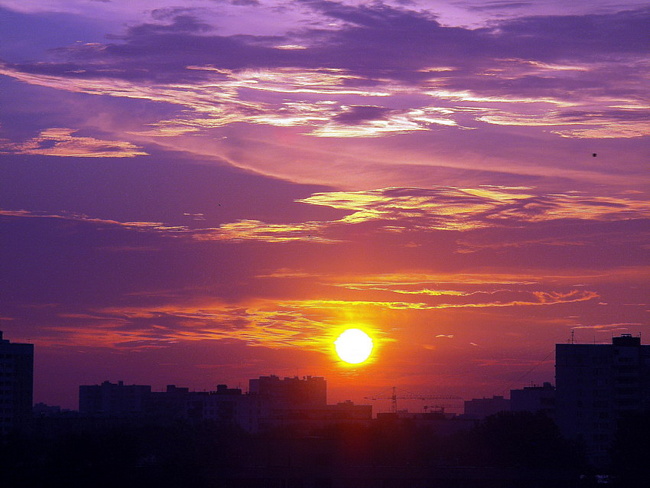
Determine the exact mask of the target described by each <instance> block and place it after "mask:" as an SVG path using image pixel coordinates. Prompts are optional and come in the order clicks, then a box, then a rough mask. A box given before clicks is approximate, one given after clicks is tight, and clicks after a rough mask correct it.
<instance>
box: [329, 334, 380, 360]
mask: <svg viewBox="0 0 650 488" xmlns="http://www.w3.org/2000/svg"><path fill="white" fill-rule="evenodd" d="M334 347H335V349H336V354H338V356H339V358H341V361H345V362H346V363H349V364H360V363H363V362H364V361H365V360H367V359H368V358H369V357H370V353H371V352H372V348H373V343H372V339H371V338H370V336H369V335H368V334H366V333H365V332H364V331H362V330H360V329H347V330H346V331H344V332H343V333H341V335H340V336H338V338H337V339H336V340H335V341H334Z"/></svg>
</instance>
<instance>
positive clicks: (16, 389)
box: [0, 331, 34, 434]
mask: <svg viewBox="0 0 650 488" xmlns="http://www.w3.org/2000/svg"><path fill="white" fill-rule="evenodd" d="M33 395H34V345H33V344H18V343H13V344H12V343H11V342H9V341H8V340H6V339H3V338H2V331H0V434H5V433H7V432H9V431H10V430H12V429H13V428H15V427H18V426H20V425H21V424H22V423H24V422H25V421H26V420H28V419H29V418H31V415H32V401H33Z"/></svg>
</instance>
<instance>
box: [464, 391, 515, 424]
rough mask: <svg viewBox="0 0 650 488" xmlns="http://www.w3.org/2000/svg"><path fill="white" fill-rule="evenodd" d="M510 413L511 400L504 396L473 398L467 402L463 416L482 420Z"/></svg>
mask: <svg viewBox="0 0 650 488" xmlns="http://www.w3.org/2000/svg"><path fill="white" fill-rule="evenodd" d="M508 411H510V400H508V399H507V398H504V397H502V396H493V397H492V398H473V399H472V400H465V409H464V413H463V416H464V417H465V418H467V419H475V420H482V419H484V418H485V417H489V416H490V415H494V414H497V413H499V412H508Z"/></svg>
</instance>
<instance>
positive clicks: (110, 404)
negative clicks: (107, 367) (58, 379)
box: [79, 381, 151, 417]
mask: <svg viewBox="0 0 650 488" xmlns="http://www.w3.org/2000/svg"><path fill="white" fill-rule="evenodd" d="M150 395H151V386H149V385H125V384H124V383H123V382H122V381H120V382H118V383H117V384H115V383H110V382H108V381H104V382H103V383H102V384H101V385H81V386H80V387H79V413H81V414H82V415H86V416H90V417H137V416H142V415H145V414H146V413H147V407H148V402H149V399H150Z"/></svg>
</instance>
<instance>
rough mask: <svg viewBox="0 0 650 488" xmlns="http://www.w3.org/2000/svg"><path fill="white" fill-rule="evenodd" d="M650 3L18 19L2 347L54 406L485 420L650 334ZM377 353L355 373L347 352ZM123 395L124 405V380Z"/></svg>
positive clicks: (4, 170) (2, 65)
mask: <svg viewBox="0 0 650 488" xmlns="http://www.w3.org/2000/svg"><path fill="white" fill-rule="evenodd" d="M649 20H650V9H649V8H648V7H647V3H646V2H642V1H640V0H624V1H622V2H616V3H614V2H610V1H608V0H598V1H590V2H586V1H579V2H572V3H571V5H566V3H565V2H556V1H545V2H488V3H487V4H486V3H485V2H478V1H474V0H463V1H460V2H451V1H443V2H432V1H424V0H413V1H409V2H404V1H398V0H395V1H393V0H386V1H379V2H364V1H357V0H341V1H329V0H286V1H285V0H244V1H242V0H232V1H228V0H222V1H218V0H191V1H188V2H183V7H179V6H178V5H177V3H176V2H172V1H171V0H158V1H156V2H152V1H149V0H147V1H140V2H136V3H134V2H126V1H122V0H113V1H91V0H88V1H84V0H75V1H68V0H65V1H64V0H33V1H30V2H27V3H25V2H19V1H15V0H0V21H2V24H3V26H5V27H6V28H3V29H2V31H1V32H0V104H1V106H2V107H3V109H2V111H1V112H0V232H1V233H2V249H3V258H2V262H1V264H0V266H1V269H0V272H1V273H0V275H1V276H2V278H1V279H0V297H1V298H0V300H1V303H2V306H1V308H0V330H3V331H4V333H5V336H6V337H8V338H10V339H11V340H12V341H13V342H27V343H32V344H35V350H36V352H35V360H34V361H35V362H34V377H35V388H34V401H35V402H45V403H48V404H57V405H61V406H63V407H65V408H71V407H73V406H74V405H75V402H76V388H77V387H78V385H83V384H94V383H96V382H97V381H103V380H110V381H116V380H118V379H121V380H124V381H125V382H127V383H133V384H151V385H157V386H158V385H159V386H160V387H162V386H163V385H165V384H169V383H174V384H178V385H183V386H186V387H189V388H190V389H192V390H197V391H200V390H203V389H209V388H213V387H214V386H215V385H216V384H217V383H224V382H227V383H228V384H232V385H237V384H243V383H244V382H245V381H247V379H248V378H251V377H255V376H257V375H260V374H262V375H266V374H276V375H278V376H281V377H284V376H287V377H293V376H305V375H313V376H322V377H325V378H327V379H328V389H329V392H330V396H331V398H332V401H342V400H345V399H350V400H352V401H354V402H355V403H362V401H363V397H364V396H368V395H371V394H373V393H376V392H380V391H383V390H386V389H387V388H390V387H392V386H393V385H397V386H399V387H401V388H404V389H406V390H410V391H415V392H426V393H433V392H439V393H441V394H448V395H457V396H460V397H464V398H472V397H481V396H492V395H499V394H500V393H502V392H503V391H507V390H508V389H510V388H513V387H514V388H519V387H521V386H523V385H525V384H528V383H536V384H542V383H543V382H545V381H551V382H553V381H554V371H553V364H554V359H555V358H554V356H553V351H554V347H555V344H557V343H563V342H567V341H568V340H570V339H571V337H572V334H573V337H574V339H575V341H576V342H583V343H592V342H595V343H609V342H610V341H611V338H612V337H613V336H615V335H620V334H622V333H629V334H633V335H634V336H637V335H639V334H641V335H642V336H643V335H645V334H646V331H647V330H648V324H649V320H648V303H647V296H648V291H649V290H648V276H649V275H650V269H649V266H648V263H649V262H650V259H649V256H648V251H649V249H650V247H649V246H648V234H649V229H650V226H649V225H648V223H649V222H648V219H649V218H650V197H649V194H648V189H649V187H648V182H649V179H650V178H649V176H650V175H649V173H648V162H649V159H650V158H649V156H650V144H648V136H649V135H650V126H649V125H648V115H649V113H650V106H649V105H648V102H647V100H648V99H649V98H650V97H649V89H648V85H647V83H646V80H647V76H648V67H649V66H648V61H647V59H648V50H649V49H648V46H649V45H650V34H649V33H648V29H647V25H648V22H649ZM347 328H361V329H363V330H364V331H366V332H367V333H368V334H369V335H370V337H371V338H372V341H373V345H374V348H373V350H372V354H371V356H370V359H369V360H368V361H366V362H363V363H361V364H358V365H347V364H345V363H343V362H342V361H340V360H339V359H338V358H337V356H336V355H335V353H334V340H335V339H336V337H338V335H339V334H340V333H341V332H342V331H343V330H345V329H347ZM106 375H108V376H109V377H106Z"/></svg>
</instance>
